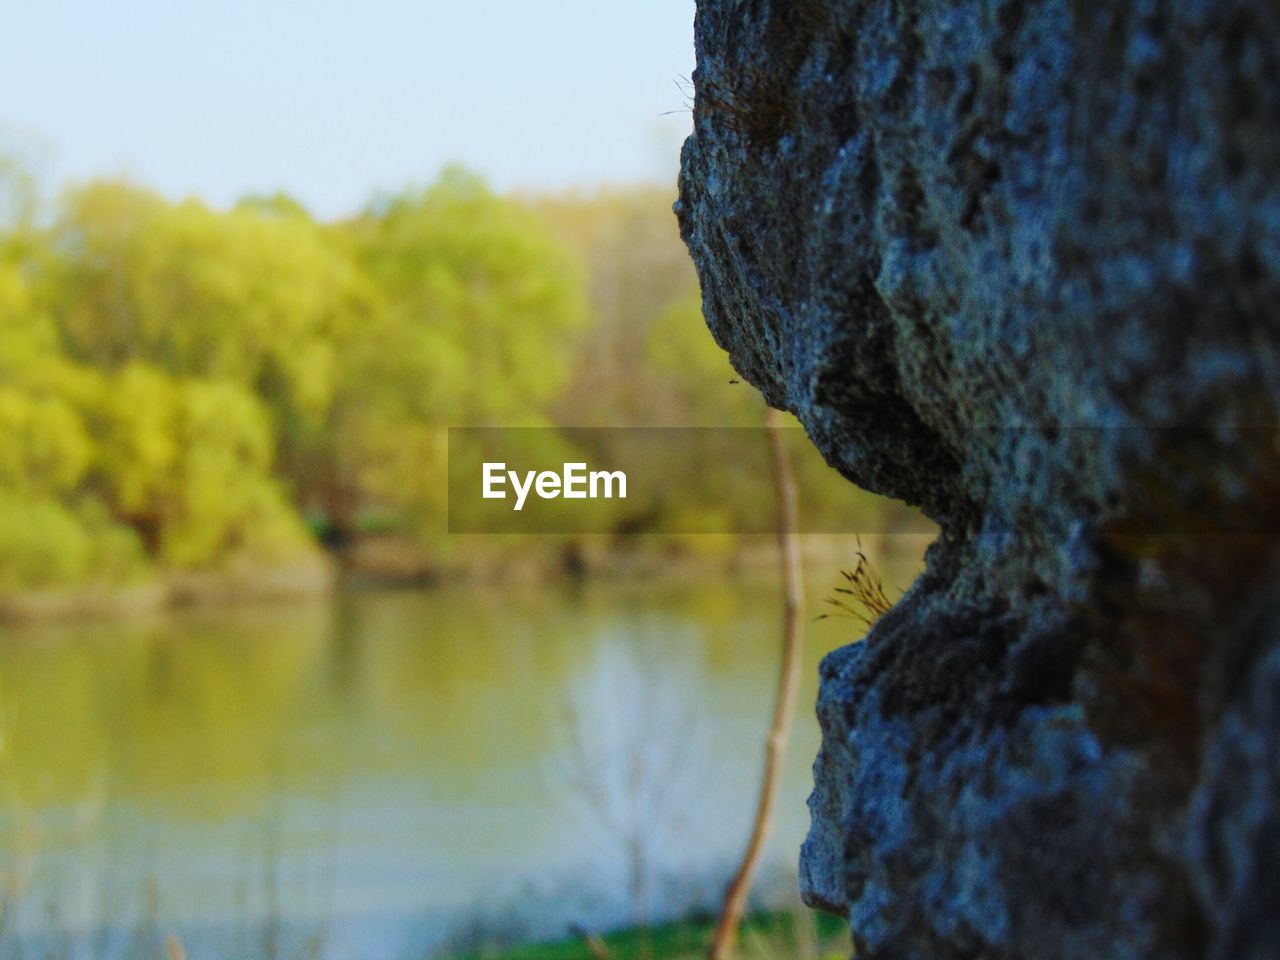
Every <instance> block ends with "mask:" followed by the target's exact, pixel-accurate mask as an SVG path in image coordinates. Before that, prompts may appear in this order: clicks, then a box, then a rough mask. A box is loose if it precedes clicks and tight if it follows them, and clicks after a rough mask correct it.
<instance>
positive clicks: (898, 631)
mask: <svg viewBox="0 0 1280 960" xmlns="http://www.w3.org/2000/svg"><path fill="white" fill-rule="evenodd" d="M696 47H697V70H696V73H695V75H694V88H695V102H694V132H693V135H692V136H691V137H690V138H689V140H688V141H687V143H686V144H685V148H684V153H683V160H682V170H681V189H680V199H679V202H678V203H677V207H676V210H677V215H678V217H679V219H680V224H681V229H682V232H683V235H684V238H685V240H686V242H687V244H688V246H689V249H690V251H691V253H692V255H693V258H694V261H695V263H696V265H697V268H698V271H699V276H700V279H701V283H702V292H703V307H704V313H705V316H706V319H707V323H708V325H709V326H710V328H711V331H712V333H713V335H714V336H715V337H716V339H717V341H718V342H719V343H720V344H721V345H722V346H723V347H724V348H725V349H727V350H728V351H729V353H730V356H731V358H732V360H733V362H734V365H735V366H736V367H737V369H738V370H739V371H740V372H741V374H742V376H743V377H744V378H746V379H747V380H749V381H750V382H751V383H753V384H755V385H756V386H757V387H759V388H760V389H761V390H762V391H763V392H764V394H765V396H766V398H767V399H768V400H769V401H770V402H771V403H772V404H773V405H775V406H777V407H781V408H784V409H787V410H790V411H792V412H794V413H795V414H796V416H797V417H798V418H799V419H800V421H801V422H802V423H803V424H804V426H805V428H806V429H807V430H808V432H809V435H810V437H811V438H812V440H813V442H814V443H815V444H816V445H817V446H818V447H819V448H820V449H821V451H822V452H823V454H824V455H825V456H826V458H827V460H828V461H829V462H830V463H831V464H832V465H833V466H834V467H836V468H837V469H838V470H840V471H841V472H842V473H844V474H845V475H846V476H847V477H848V478H849V479H850V480H852V481H853V482H855V483H857V484H860V485H861V486H863V487H866V488H869V489H871V490H874V491H877V492H879V493H883V494H887V495H890V496H893V497H898V498H900V499H903V500H906V501H908V502H911V503H913V504H917V505H919V506H920V507H921V508H922V509H923V510H924V511H925V512H926V513H928V514H929V515H930V516H931V517H932V518H933V519H934V520H936V521H937V522H938V524H939V525H940V527H941V531H942V532H941V535H940V537H939V540H938V542H937V543H936V544H935V545H934V547H933V548H932V549H931V551H930V556H929V563H928V569H927V571H926V572H925V573H924V574H923V575H922V577H921V578H920V579H919V581H918V582H917V583H915V584H914V585H913V586H912V588H911V589H910V590H909V591H908V593H907V594H906V596H905V597H904V598H903V599H902V600H901V601H900V602H899V603H898V604H897V605H896V606H895V608H894V609H893V610H892V611H890V612H889V613H888V614H887V615H885V616H884V617H883V619H881V620H880V622H879V623H878V624H877V625H876V627H875V628H874V629H873V630H872V632H871V633H870V635H869V636H868V637H867V639H866V640H865V641H864V642H862V643H859V644H856V645H853V646H849V647H846V648H844V649H842V650H839V651H837V652H836V653H834V654H832V655H831V656H830V657H828V659H827V660H826V661H825V663H824V664H823V667H822V686H821V692H820V695H819V702H818V716H819V719H820V721H821V724H822V729H823V746H822V750H821V753H820V754H819V756H818V759H817V762H816V765H815V768H814V777H815V788H814V793H813V796H812V798H811V801H810V807H811V810H812V814H813V824H812V829H811V832H810V834H809V837H808V840H807V841H806V843H805V845H804V849H803V852H802V855H801V872H802V884H803V887H804V894H805V896H806V897H807V899H808V900H809V902H811V903H813V904H815V905H819V906H823V907H825V908H827V909H830V910H833V911H836V912H838V913H841V914H843V915H845V916H847V917H848V918H849V921H850V924H851V927H852V930H853V934H854V939H855V943H856V945H857V949H858V955H859V956H862V957H867V958H872V960H879V958H894V960H913V958H922V960H923V958H931V960H934V958H948V957H965V958H971V957H999V958H1006V957H1007V958H1015V957H1018V958H1021V957H1036V958H1041V957H1043V958H1057V957H1062V958H1068V957H1069V958H1072V960H1079V958H1082V957H1089V958H1117V960H1119V958H1155V957H1161V958H1163V957H1168V958H1190V957H1220V958H1260V957H1274V956H1280V642H1278V641H1280V549H1278V547H1280V538H1278V537H1277V532H1278V531H1280V454H1278V453H1277V450H1278V447H1277V424H1278V422H1280V418H1278V416H1277V413H1278V411H1280V7H1278V6H1277V5H1276V4H1275V3H1270V2H1264V0H1221V2H1211V0H1188V2H1183V3H1170V2H1156V0H1125V2H1119V0H1098V2H1083V0H1038V2H1037V0H986V2H984V0H949V2H948V0H943V2H936V3H933V2H924V0H896V2H890V0H845V2H839V0H834V2H829V3H820V2H815V0H790V2H781V0H773V2H771V0H700V2H699V4H698V13H697V20H696Z"/></svg>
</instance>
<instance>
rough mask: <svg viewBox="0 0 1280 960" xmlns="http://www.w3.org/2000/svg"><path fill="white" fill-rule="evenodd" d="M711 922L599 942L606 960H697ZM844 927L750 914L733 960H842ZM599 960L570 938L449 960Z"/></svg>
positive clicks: (788, 915) (819, 918)
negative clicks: (833, 959) (606, 953)
mask: <svg viewBox="0 0 1280 960" xmlns="http://www.w3.org/2000/svg"><path fill="white" fill-rule="evenodd" d="M714 928H715V920H714V918H698V919H691V920H680V921H676V922H674V923H665V924H660V925H657V926H653V927H650V928H649V929H647V930H643V929H639V928H633V929H627V930H619V931H616V932H614V933H606V934H602V935H601V936H600V940H602V941H603V942H604V947H605V950H606V951H607V952H608V957H609V960H701V958H703V957H705V956H706V953H707V948H708V946H710V943H711V932H712V930H714ZM849 951H850V946H849V931H848V927H847V925H846V924H845V922H844V921H843V920H841V919H839V918H838V917H832V916H829V915H827V914H819V913H813V914H810V913H808V912H805V913H801V914H796V913H792V912H788V911H781V910H779V911H770V912H762V913H753V914H751V915H749V916H748V917H747V919H746V921H745V922H744V923H743V927H742V932H741V935H740V937H739V940H738V950H737V956H738V957H741V958H744V960H747V958H764V957H769V958H778V960H789V958H796V960H818V958H821V960H827V958H839V960H844V958H845V957H847V956H848V955H849ZM498 958H501V960H598V958H596V957H595V956H594V955H593V954H592V951H591V948H590V947H589V946H588V944H587V942H586V940H585V939H583V938H582V937H571V938H567V939H564V940H556V941H551V942H547V943H528V944H521V945H520V946H514V947H508V948H506V949H503V950H493V951H487V952H482V953H474V954H458V955H453V956H451V957H449V958H448V960H498Z"/></svg>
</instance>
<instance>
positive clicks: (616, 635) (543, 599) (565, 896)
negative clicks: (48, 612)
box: [0, 546, 919, 958]
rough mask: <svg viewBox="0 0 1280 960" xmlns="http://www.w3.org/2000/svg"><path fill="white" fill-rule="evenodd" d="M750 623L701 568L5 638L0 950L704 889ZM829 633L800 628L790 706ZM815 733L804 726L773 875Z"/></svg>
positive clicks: (763, 599) (383, 947) (408, 932)
mask: <svg viewBox="0 0 1280 960" xmlns="http://www.w3.org/2000/svg"><path fill="white" fill-rule="evenodd" d="M918 562H919V560H918V546H915V547H914V548H913V549H912V550H910V551H909V552H906V553H905V556H902V557H900V559H899V561H898V562H897V563H895V564H894V565H893V568H892V570H891V572H890V577H889V579H890V580H891V581H894V582H899V583H906V582H907V581H909V579H910V577H911V575H912V572H913V569H914V567H915V565H916V564H918ZM831 574H832V576H826V577H822V578H820V579H815V582H814V584H813V589H812V590H811V598H812V600H813V602H814V604H815V607H816V603H817V598H818V597H819V596H820V595H821V593H822V592H823V591H824V590H825V589H827V588H828V587H829V586H830V585H831V582H832V580H833V575H834V570H833V571H831ZM778 617H779V607H778V597H777V596H776V590H775V588H774V587H773V586H772V585H770V584H769V582H768V581H767V580H762V581H759V582H749V581H748V582H739V583H732V582H726V581H725V580H724V579H715V580H707V581H702V582H696V581H691V582H683V583H667V584H647V585H639V584H633V583H598V584H590V585H587V586H585V587H582V588H578V589H573V588H568V587H562V588H552V589H547V588H545V587H544V588H540V589H518V588H511V589H503V590H502V591H501V592H497V593H495V591H493V590H488V589H476V588H461V587H457V588H448V589H438V590H432V591H405V592H356V593H346V594H341V595H338V596H336V597H333V598H331V599H328V600H325V601H320V602H311V603H297V604H278V605H272V606H262V607H233V608H227V609H220V610H191V611H186V612H182V613H174V614H169V615H165V616H156V617H152V618H147V619H144V620H132V621H119V622H111V623H98V624H76V625H60V626H41V627H34V626H33V627H24V628H22V629H16V628H8V629H6V631H5V639H4V642H3V643H0V685H2V690H3V716H4V728H5V743H6V749H5V751H4V754H3V759H0V764H2V767H0V769H2V771H3V774H2V777H0V784H2V789H3V793H2V794H0V800H2V802H3V820H2V826H3V834H2V836H0V843H2V844H3V854H4V866H3V874H0V881H2V882H3V886H2V887H0V893H2V894H3V896H4V899H5V902H6V903H7V904H8V910H7V911H6V913H5V916H4V921H3V926H0V948H3V945H4V943H5V942H7V941H9V940H12V939H13V938H14V937H16V936H19V935H20V936H25V937H28V938H32V937H44V938H46V939H47V938H51V937H60V938H63V940H65V941H67V943H73V944H75V945H76V946H75V950H71V951H70V952H69V953H68V954H67V955H73V954H74V953H75V951H76V950H79V951H80V952H81V953H82V955H86V956H89V955H92V956H107V955H111V951H110V950H105V948H104V949H103V950H98V949H97V948H96V947H94V946H93V945H94V944H98V945H99V946H101V945H102V944H103V943H106V944H108V945H110V944H115V947H113V948H112V949H113V950H114V949H118V950H119V951H123V952H122V953H121V955H130V951H131V950H133V949H134V947H135V946H136V943H135V939H131V938H136V937H144V938H145V937H152V938H153V939H154V938H155V937H158V936H163V935H164V934H166V933H168V932H177V933H179V934H181V936H182V937H183V938H184V941H185V942H187V943H188V945H190V944H191V943H192V942H197V943H199V942H205V941H207V942H209V943H210V944H217V945H218V949H219V950H226V951H230V953H229V955H236V956H246V957H247V956H252V955H256V954H255V952H254V949H253V945H254V944H255V943H258V944H259V945H261V942H262V939H263V938H264V937H268V938H270V937H274V938H275V943H276V947H277V953H278V952H279V950H278V947H279V943H280V942H281V941H284V940H289V942H290V943H292V944H293V948H296V950H301V949H302V948H303V946H305V945H306V944H307V943H310V942H313V941H314V942H315V943H320V942H322V943H323V945H324V947H325V951H324V952H325V953H326V954H327V955H329V956H334V957H341V956H360V957H364V958H376V957H380V956H385V957H400V956H403V955H406V954H405V951H406V950H407V949H409V948H410V947H412V949H413V950H415V951H417V950H422V951H426V950H428V949H429V948H430V947H431V945H432V944H434V943H437V942H438V941H439V940H440V938H441V937H443V936H445V935H447V934H448V933H449V932H450V930H452V929H455V928H456V927H457V925H458V924H459V922H460V921H461V919H462V918H465V917H468V916H473V915H474V914H475V912H476V910H477V909H478V908H480V907H482V906H485V905H488V906H489V907H490V908H492V907H493V906H494V905H495V904H503V906H502V912H503V913H504V914H506V915H508V916H511V915H513V908H512V907H511V904H512V903H515V902H519V903H522V904H524V907H525V910H526V912H527V913H528V914H529V915H530V917H529V920H528V923H529V927H530V930H531V932H533V933H542V934H549V933H554V932H555V931H556V930H557V929H559V928H561V927H562V926H563V924H564V923H565V922H566V921H568V920H578V921H581V920H584V919H586V920H590V921H591V923H592V924H593V925H595V926H600V925H604V924H607V923H611V922H625V921H627V920H628V919H642V918H645V917H648V916H654V915H660V914H662V913H663V912H664V911H666V910H669V909H671V908H672V907H673V905H675V904H676V903H677V902H681V901H683V902H687V901H688V899H689V897H690V896H691V895H692V894H691V893H690V890H691V888H692V887H694V886H700V887H702V888H705V890H704V891H703V892H704V893H705V894H706V895H707V896H714V894H715V893H716V892H718V890H719V888H720V885H721V884H722V882H723V879H724V874H725V873H726V872H727V869H728V867H729V865H730V861H731V860H732V859H733V857H735V856H736V855H737V853H738V852H739V847H740V845H741V843H742V842H743V839H744V836H745V831H746V827H747V824H748V822H749V819H750V815H751V809H752V804H753V801H754V796H755V791H756V787H757V781H758V776H759V763H760V757H761V749H762V738H763V735H764V732H765V728H766V726H767V722H768V714H769V708H770V704H771V699H772V695H773V683H774V668H775V664H776V644H777V641H778ZM854 629H855V628H854V626H853V625H852V624H850V623H848V622H842V621H824V622H823V623H820V624H814V625H812V626H811V627H810V628H809V630H808V634H809V652H808V660H809V664H808V668H807V670H806V677H805V683H806V689H805V690H804V691H803V693H802V701H801V702H802V703H812V698H813V695H814V685H815V677H816V664H817V660H818V659H819V657H820V656H821V655H822V653H823V652H825V651H826V650H827V649H830V648H832V647H834V646H837V645H839V644H840V643H842V642H845V641H847V640H849V639H851V638H852V637H853V636H854ZM816 745H817V731H816V725H815V724H814V722H813V720H812V718H811V714H810V712H809V711H808V710H806V711H805V712H804V713H803V715H802V716H801V717H800V718H799V719H798V724H797V730H796V735H795V738H794V742H793V747H792V750H791V753H790V755H789V757H788V763H787V768H786V780H785V785H784V791H783V795H782V797H781V803H780V810H779V823H778V832H777V834H776V837H775V841H774V843H773V844H772V852H773V858H774V860H775V862H776V863H789V862H790V861H791V860H792V859H793V858H794V855H795V851H796V849H797V847H798V844H799V840H800V839H801V837H802V835H803V831H804V829H805V826H806V824H807V818H806V813H805V809H804V799H805V795H806V793H807V791H808V782H809V780H808V768H809V765H810V763H811V761H812V756H813V752H814V750H815V749H816ZM553 905H554V909H553ZM516 912H518V911H516ZM130 944H133V946H130ZM406 945H409V946H406ZM153 946H155V944H153ZM291 949H292V948H291ZM0 952H2V951H0ZM258 953H261V951H260V950H259V951H258ZM262 955H266V954H262Z"/></svg>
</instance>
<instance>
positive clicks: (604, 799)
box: [564, 639, 699, 926]
mask: <svg viewBox="0 0 1280 960" xmlns="http://www.w3.org/2000/svg"><path fill="white" fill-rule="evenodd" d="M688 666H689V665H688V664H687V663H686V664H680V663H676V662H673V661H672V659H671V658H668V657H663V656H661V655H660V654H659V653H657V652H654V653H652V654H651V655H649V656H641V655H640V654H639V653H638V652H637V649H636V646H635V645H634V644H632V643H628V642H625V641H624V640H622V639H613V640H611V641H607V642H605V643H604V644H602V645H601V646H600V648H599V649H598V650H597V652H596V656H595V659H594V661H593V662H592V664H591V665H590V667H589V668H588V670H587V671H586V672H585V673H584V674H582V675H581V676H580V677H579V678H578V681H577V682H576V683H575V684H573V685H572V687H571V688H570V690H569V693H568V696H567V697H566V701H565V731H566V735H567V740H568V762H567V764H566V766H565V769H564V776H565V782H566V784H567V786H568V787H569V789H570V790H571V791H572V792H573V794H574V796H575V798H576V800H577V801H578V802H579V804H580V805H581V807H582V809H583V812H584V815H585V818H586V819H587V820H588V821H589V822H590V823H591V825H592V827H593V828H595V829H597V830H598V831H599V832H600V833H601V834H602V835H603V837H604V838H605V840H606V842H607V844H608V845H609V847H611V848H612V852H613V853H615V854H616V855H618V856H620V857H621V858H622V862H623V864H624V866H625V870H626V883H627V892H628V895H629V897H630V899H631V904H632V910H633V913H634V919H635V922H636V923H637V924H638V925H640V926H645V925H647V924H648V922H649V919H650V912H651V909H652V906H653V904H652V896H653V884H654V881H655V879H657V876H656V874H657V870H658V869H659V868H660V866H661V859H662V857H663V856H664V855H665V854H667V853H669V852H670V851H671V850H672V848H673V846H674V844H675V843H676V842H677V841H678V840H679V834H680V832H681V826H682V815H681V814H682V811H683V810H684V809H685V808H686V806H687V804H688V802H689V800H690V799H691V797H690V794H691V791H692V790H693V788H694V786H695V784H694V782H693V772H694V770H695V768H696V767H697V765H698V760H699V758H698V753H699V751H698V749H697V737H696V724H695V723H694V712H693V707H692V705H693V704H694V703H696V702H697V698H696V696H695V691H694V690H693V689H692V686H693V685H692V683H691V681H690V677H691V671H690V670H689V669H688Z"/></svg>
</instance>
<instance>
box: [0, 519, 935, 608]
mask: <svg viewBox="0 0 1280 960" xmlns="http://www.w3.org/2000/svg"><path fill="white" fill-rule="evenodd" d="M932 540H933V534H930V533H894V534H868V535H866V536H864V537H862V538H861V543H862V549H863V550H864V551H865V552H866V553H867V554H868V556H870V557H871V559H872V561H873V562H874V563H876V564H878V565H881V566H884V565H888V564H890V563H892V561H893V559H894V558H895V557H897V556H901V555H904V554H917V555H918V554H919V553H920V552H921V550H922V549H923V547H924V546H925V545H927V544H928V543H929V542H931V541H932ZM600 541H601V542H598V543H590V542H589V541H581V542H575V543H574V544H570V545H564V544H557V545H555V546H547V547H535V548H532V549H522V550H515V551H512V550H498V551H494V552H492V553H490V554H488V555H483V554H480V555H470V556H468V558H467V559H466V560H464V561H455V562H453V563H452V564H450V563H448V562H446V561H442V560H441V558H439V557H434V556H431V555H429V554H427V553H426V552H425V551H424V550H422V549H421V548H418V547H416V546H415V545H413V544H412V543H411V542H410V541H408V540H407V539H405V538H396V537H389V536H380V537H371V538H368V540H367V541H366V542H362V543H361V544H359V545H357V546H356V547H354V548H351V549H349V550H347V551H344V552H341V553H326V552H322V553H319V554H317V555H316V556H314V557H311V558H307V560H306V561H305V562H302V563H298V562H295V563H292V564H285V565H281V566H276V567H266V566H256V565H247V564H246V565H242V566H239V567H235V568H232V569H227V570H215V571H209V570H206V571H181V572H171V573H168V574H165V575H162V576H160V577H158V578H156V579H154V580H148V581H143V582H139V583H133V584H127V585H115V586H111V585H101V584H91V585H87V586H82V587H66V588H42V589H31V590H22V591H14V592H12V593H8V594H3V595H0V626H3V625H4V624H11V623H42V622H57V621H66V620H76V619H128V618H131V617H135V616H145V615H148V614H154V613H158V612H163V611H166V610H174V609H182V608H190V607H211V606H215V605H225V604H236V605H239V604H249V603H255V602H271V601H277V600H294V599H305V598H309V597H324V596H329V595H332V594H334V593H336V592H338V591H340V590H377V589H433V588H437V587H444V586H449V585H468V584H489V583H495V582H497V583H501V584H503V585H523V586H531V585H538V584H552V583H564V582H608V581H611V580H624V579H631V580H634V579H645V580H652V581H654V582H661V581H663V580H670V579H680V578H688V577H702V576H711V575H719V576H727V577H734V578H748V579H754V578H760V579H768V578H771V577H774V576H776V574H777V552H776V551H777V547H776V544H775V541H774V538H773V537H771V536H768V535H764V534H761V535H753V536H750V537H741V538H739V540H738V541H737V542H735V543H733V544H731V545H726V544H725V543H723V542H720V543H716V542H712V543H710V544H709V545H707V544H704V545H702V547H701V548H699V545H698V544H696V543H694V544H691V543H690V541H689V539H688V538H685V539H683V540H679V541H674V540H666V539H662V538H658V537H654V538H652V539H650V540H649V541H648V542H638V543H635V544H628V545H627V546H625V547H620V546H619V545H618V542H617V540H612V539H609V538H605V537H601V538H600ZM605 541H607V542H605ZM857 542H858V541H857V539H856V538H855V537H853V536H852V535H839V536H836V535H830V534H802V535H801V553H802V559H803V562H804V564H805V566H807V567H809V569H810V571H813V570H815V569H816V568H818V567H822V566H829V567H830V569H831V574H832V579H833V580H834V578H835V576H836V574H837V572H838V570H839V569H840V568H841V566H842V565H848V564H849V563H850V562H851V561H850V558H851V556H852V554H853V551H854V550H855V549H856V544H857ZM901 586H902V587H906V586H907V585H906V584H902V585H901Z"/></svg>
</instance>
